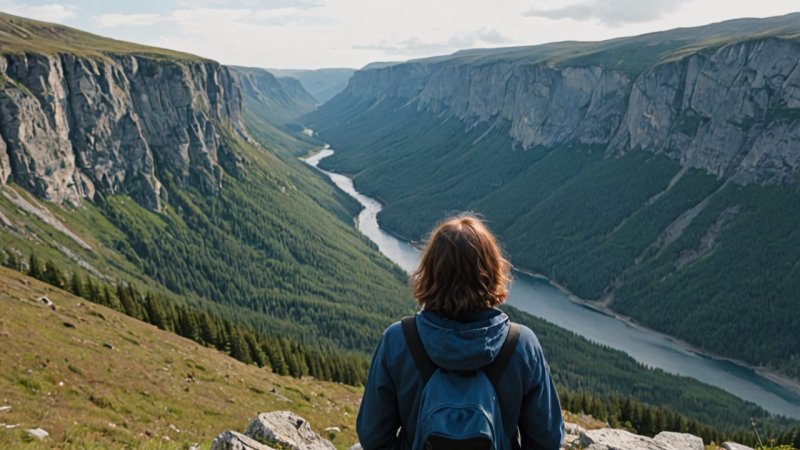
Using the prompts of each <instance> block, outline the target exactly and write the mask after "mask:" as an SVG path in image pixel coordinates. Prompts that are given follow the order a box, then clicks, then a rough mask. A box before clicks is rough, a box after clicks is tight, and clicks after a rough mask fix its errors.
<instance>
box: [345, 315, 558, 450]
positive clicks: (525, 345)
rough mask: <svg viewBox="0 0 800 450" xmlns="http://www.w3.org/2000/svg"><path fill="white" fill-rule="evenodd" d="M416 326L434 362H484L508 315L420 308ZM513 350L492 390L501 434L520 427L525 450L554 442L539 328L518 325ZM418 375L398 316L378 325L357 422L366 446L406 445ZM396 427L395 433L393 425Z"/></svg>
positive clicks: (552, 393)
mask: <svg viewBox="0 0 800 450" xmlns="http://www.w3.org/2000/svg"><path fill="white" fill-rule="evenodd" d="M416 320H417V329H418V330H419V334H420V337H421V338H422V342H423V345H424V346H425V351H426V352H427V353H428V355H429V356H430V357H431V359H432V360H433V362H435V363H436V365H438V366H439V367H441V368H444V369H448V370H458V371H470V370H475V369H479V368H482V367H485V366H487V365H488V364H489V363H491V362H492V360H494V358H495V356H497V354H498V353H499V352H500V348H501V347H502V346H503V342H505V338H506V334H507V333H508V321H509V320H508V316H507V315H506V314H505V313H503V312H502V311H500V310H499V309H487V310H485V311H481V312H480V313H477V314H475V315H474V316H473V317H470V319H469V321H466V322H458V321H455V320H451V319H447V318H445V317H444V316H442V315H440V314H437V313H434V312H430V311H423V312H421V313H419V314H417V317H416ZM521 328H522V329H521V332H520V338H519V342H518V344H517V347H516V350H515V352H514V356H513V357H512V359H511V361H510V362H509V364H508V367H507V368H506V371H505V373H504V374H503V376H502V377H501V378H500V383H499V387H498V392H497V394H498V395H499V397H500V408H501V411H502V417H503V426H504V428H505V433H506V436H514V435H516V429H517V427H518V428H519V432H520V436H521V441H522V448H523V449H546V450H550V449H553V450H555V449H558V448H559V447H560V445H561V442H562V440H563V437H564V423H563V421H562V418H561V406H560V404H559V402H558V395H557V394H556V389H555V386H554V385H553V381H552V379H551V378H550V372H549V370H548V368H547V363H546V362H545V359H544V354H543V353H542V347H541V345H539V341H538V339H536V335H534V334H533V331H531V330H530V328H527V327H525V326H522V327H521ZM422 388H423V385H422V378H421V377H420V374H419V371H418V370H417V367H416V365H415V364H414V360H413V358H412V357H411V354H410V352H409V351H408V347H407V346H406V343H405V339H404V337H403V330H402V328H401V325H400V322H397V323H394V324H392V325H391V326H390V327H389V328H387V329H386V331H384V332H383V335H382V336H381V340H380V342H379V343H378V347H377V349H376V350H375V355H374V356H373V359H372V365H371V366H370V369H369V375H368V376H367V383H366V386H365V387H364V398H363V399H362V400H361V408H360V410H359V412H358V420H357V422H356V429H357V432H358V437H359V439H360V441H361V445H362V447H363V448H364V449H365V450H375V449H391V448H401V449H408V448H410V444H411V442H413V437H414V431H415V426H416V423H417V412H418V411H419V399H420V396H421V394H422ZM398 429H399V432H398Z"/></svg>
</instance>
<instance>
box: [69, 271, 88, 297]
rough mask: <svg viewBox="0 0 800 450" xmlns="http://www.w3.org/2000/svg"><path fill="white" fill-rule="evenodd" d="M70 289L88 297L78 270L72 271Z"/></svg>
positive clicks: (76, 293) (74, 292) (80, 295)
mask: <svg viewBox="0 0 800 450" xmlns="http://www.w3.org/2000/svg"><path fill="white" fill-rule="evenodd" d="M69 291H70V292H72V293H73V294H75V295H76V296H78V297H84V298H86V292H85V290H84V288H83V283H82V282H81V277H80V276H78V272H72V277H71V278H70V282H69Z"/></svg>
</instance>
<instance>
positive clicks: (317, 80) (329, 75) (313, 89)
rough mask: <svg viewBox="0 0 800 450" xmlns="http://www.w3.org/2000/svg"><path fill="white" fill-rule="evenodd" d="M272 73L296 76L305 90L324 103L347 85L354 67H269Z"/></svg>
mask: <svg viewBox="0 0 800 450" xmlns="http://www.w3.org/2000/svg"><path fill="white" fill-rule="evenodd" d="M267 70H268V71H269V72H270V73H272V74H273V75H275V76H276V77H278V78H279V79H281V78H294V79H296V80H298V81H299V82H300V83H301V84H302V85H303V87H304V88H305V90H307V91H308V92H310V93H311V95H313V96H314V98H315V99H317V103H318V104H320V105H321V104H323V103H325V102H327V101H328V100H330V99H332V98H333V97H335V96H336V94H338V93H339V92H342V91H343V90H344V88H346V87H347V83H348V82H349V81H350V77H351V76H353V73H354V72H355V70H354V69H345V68H339V69H317V70H299V69H296V70H292V69H267Z"/></svg>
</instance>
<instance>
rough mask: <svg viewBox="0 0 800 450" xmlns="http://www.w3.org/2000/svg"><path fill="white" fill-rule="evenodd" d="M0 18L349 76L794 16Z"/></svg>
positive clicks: (702, 11) (38, 1) (115, 1)
mask: <svg viewBox="0 0 800 450" xmlns="http://www.w3.org/2000/svg"><path fill="white" fill-rule="evenodd" d="M0 11H3V12H7V13H10V14H16V15H21V16H25V17H30V18H34V19H39V20H45V21H50V22H57V23H61V24H64V25H69V26H72V27H75V28H79V29H82V30H85V31H89V32H92V33H96V34H100V35H103V36H108V37H113V38H116V39H122V40H127V41H133V42H137V43H140V44H147V45H154V46H157V47H166V48H170V49H175V50H180V51H185V52H189V53H194V54H197V55H201V56H204V57H207V58H212V59H215V60H217V61H220V62H221V63H223V64H235V65H243V66H252V67H270V68H294V69H315V68H323V67H352V68H359V67H362V66H364V65H366V64H368V63H370V62H375V61H405V60H408V59H414V58H420V57H425V56H434V55H442V54H449V53H453V52H455V51H457V50H461V49H467V48H491V47H509V46H518V45H532V44H541V43H546V42H555V41H564V40H581V41H595V40H603V39H609V38H613V37H619V36H631V35H637V34H642V33H647V32H651V31H658V30H666V29H671V28H676V27H688V26H697V25H704V24H708V23H712V22H719V21H722V20H727V19H734V18H740V17H769V16H776V15H782V14H787V13H790V12H797V11H800V2H797V0H792V1H787V0H758V1H753V0H532V1H514V0H483V1H477V0H297V1H293V0H136V1H129V0H125V1H120V0H66V1H63V2H61V1H54V0H30V1H21V0H0Z"/></svg>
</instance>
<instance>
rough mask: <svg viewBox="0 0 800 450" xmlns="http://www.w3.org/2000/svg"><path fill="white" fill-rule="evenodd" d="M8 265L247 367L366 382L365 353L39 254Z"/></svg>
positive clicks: (8, 260) (8, 254) (8, 256)
mask: <svg viewBox="0 0 800 450" xmlns="http://www.w3.org/2000/svg"><path fill="white" fill-rule="evenodd" d="M2 255H3V259H2V264H3V265H4V266H5V267H8V268H10V269H14V270H17V271H21V272H24V273H25V274H27V275H28V276H31V277H33V278H36V279H38V280H41V281H44V282H46V283H49V284H51V285H53V286H55V287H57V288H60V289H64V290H67V291H69V292H71V293H72V294H74V295H76V296H78V297H83V298H85V299H86V300H89V301H91V302H94V303H97V304H99V305H103V306H106V307H108V308H111V309H113V310H116V311H119V312H121V313H123V314H126V315H128V316H131V317H133V318H136V319H138V320H141V321H143V322H147V323H150V324H152V325H155V326H157V327H158V328H160V329H162V330H166V331H170V332H173V333H175V334H177V335H179V336H183V337H185V338H188V339H191V340H193V341H195V342H197V343H199V344H201V345H205V346H207V347H213V348H216V349H217V350H220V351H223V352H226V353H228V354H229V355H230V356H231V357H232V358H235V359H237V360H239V361H242V362H244V363H246V364H255V365H258V366H259V367H269V368H270V370H271V371H272V372H273V373H276V374H279V375H291V376H293V377H296V378H299V377H303V376H312V377H314V378H316V379H319V380H328V381H338V382H341V383H345V384H350V385H353V386H359V385H361V384H363V383H364V380H365V379H366V371H367V367H368V366H369V359H368V358H367V357H366V355H364V354H360V353H355V352H342V351H335V350H332V349H325V350H324V351H323V350H322V349H320V348H318V347H314V346H311V345H308V344H303V343H300V342H298V341H296V340H291V339H288V338H286V337H281V336H272V335H268V334H264V333H261V332H258V331H256V330H254V329H253V328H251V327H249V326H247V325H242V324H240V323H237V322H235V321H233V320H230V319H226V318H224V317H221V316H220V315H219V314H218V313H216V312H214V311H208V310H206V311H203V310H200V309H196V308H192V307H190V306H187V305H186V304H184V303H182V302H178V301H176V299H174V298H171V299H165V298H164V297H162V296H161V295H159V294H158V293H155V292H147V293H145V294H143V293H142V292H141V291H139V289H137V288H136V287H135V286H134V285H133V284H131V283H124V282H118V283H117V284H116V285H111V284H107V283H105V282H103V281H100V280H97V279H95V278H94V277H91V276H89V275H85V276H82V275H80V274H79V273H78V272H72V273H69V272H66V271H65V270H63V269H62V268H61V267H59V266H57V265H56V264H54V263H53V262H52V261H50V260H47V261H41V260H40V259H39V258H38V257H37V256H36V254H35V253H32V254H31V255H30V256H29V257H28V258H27V259H22V258H20V257H18V256H17V254H16V252H15V251H14V250H9V249H5V250H4V251H3V252H2Z"/></svg>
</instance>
